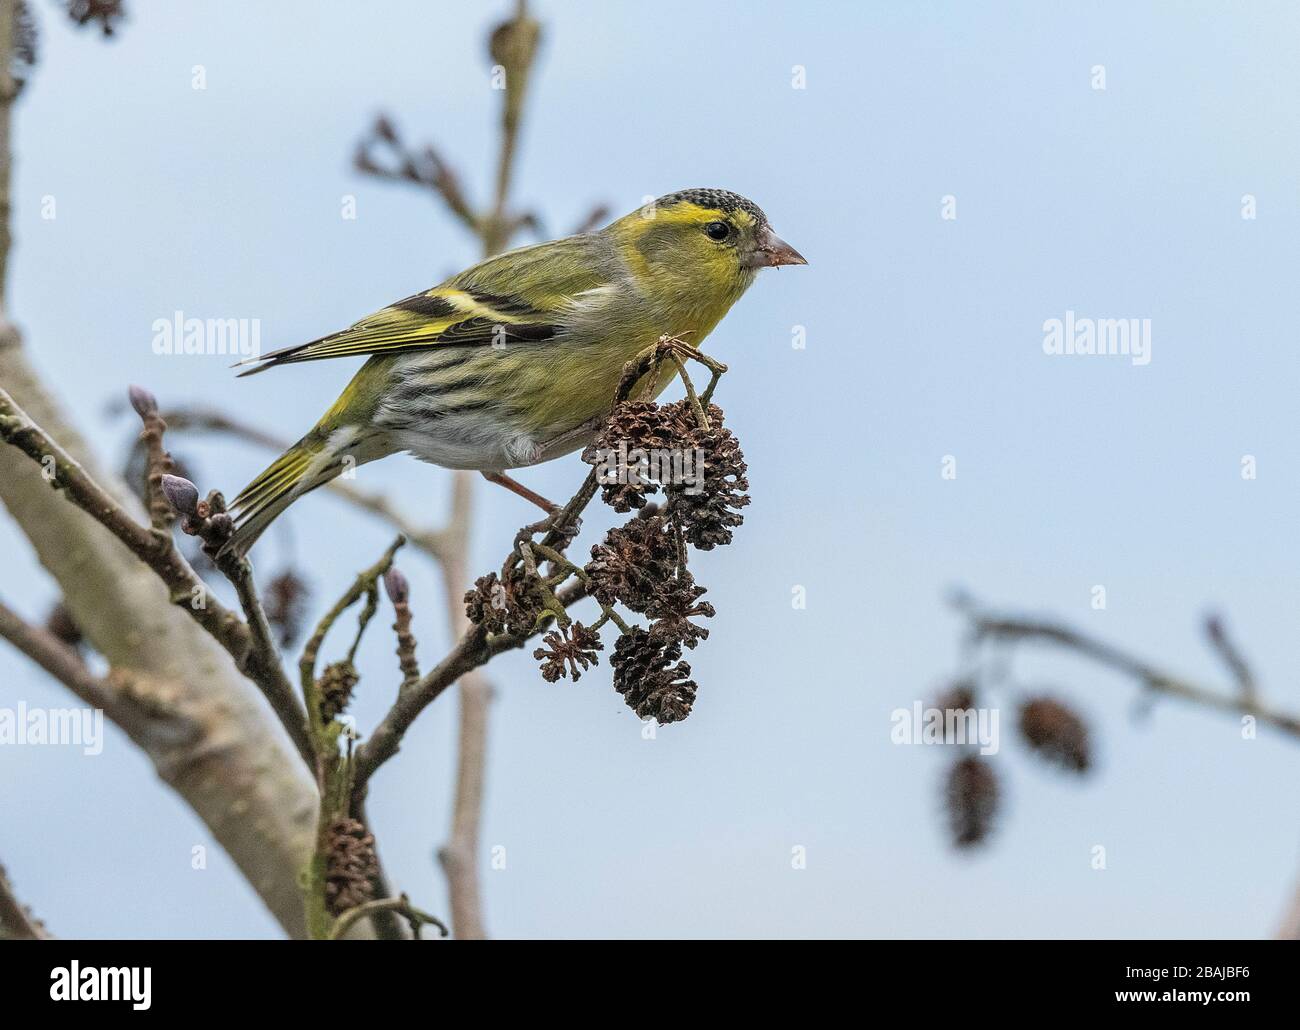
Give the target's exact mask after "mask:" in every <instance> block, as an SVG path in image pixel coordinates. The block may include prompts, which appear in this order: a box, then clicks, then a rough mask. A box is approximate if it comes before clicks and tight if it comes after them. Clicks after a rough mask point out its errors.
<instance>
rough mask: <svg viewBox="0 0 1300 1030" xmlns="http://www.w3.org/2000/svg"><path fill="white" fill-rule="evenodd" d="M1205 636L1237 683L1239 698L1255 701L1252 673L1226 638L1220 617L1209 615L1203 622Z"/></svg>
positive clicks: (1239, 652)
mask: <svg viewBox="0 0 1300 1030" xmlns="http://www.w3.org/2000/svg"><path fill="white" fill-rule="evenodd" d="M1205 636H1206V638H1207V639H1208V640H1209V642H1210V646H1211V647H1213V648H1214V650H1215V651H1216V652H1217V653H1218V655H1219V657H1220V658H1221V659H1223V664H1224V665H1226V666H1227V667H1228V671H1229V672H1230V673H1232V678H1233V679H1234V680H1236V681H1237V690H1238V691H1239V692H1240V694H1241V696H1242V697H1243V698H1245V699H1246V700H1248V701H1253V700H1255V697H1256V694H1257V688H1256V686H1255V676H1254V673H1252V672H1251V670H1250V665H1249V664H1248V663H1247V662H1246V659H1245V657H1244V656H1243V655H1242V653H1241V651H1240V650H1239V649H1238V647H1237V645H1236V643H1234V642H1233V640H1232V638H1230V637H1229V636H1228V631H1227V630H1226V629H1225V628H1224V625H1223V619H1222V618H1221V617H1220V616H1218V615H1211V616H1210V617H1209V618H1208V619H1206V620H1205Z"/></svg>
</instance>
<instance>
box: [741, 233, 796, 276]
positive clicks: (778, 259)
mask: <svg viewBox="0 0 1300 1030" xmlns="http://www.w3.org/2000/svg"><path fill="white" fill-rule="evenodd" d="M752 263H753V266H754V267H755V268H777V267H779V266H781V265H806V264H807V263H808V260H807V258H805V257H804V256H803V255H802V254H800V253H799V252H798V251H797V250H795V249H794V248H793V247H792V246H790V244H788V243H786V242H785V240H783V239H781V237H779V236H778V235H777V234H776V233H774V232H773V231H772V230H771V229H764V230H763V231H762V233H761V234H760V235H759V237H758V246H757V247H756V248H755V250H754V255H753V258H752Z"/></svg>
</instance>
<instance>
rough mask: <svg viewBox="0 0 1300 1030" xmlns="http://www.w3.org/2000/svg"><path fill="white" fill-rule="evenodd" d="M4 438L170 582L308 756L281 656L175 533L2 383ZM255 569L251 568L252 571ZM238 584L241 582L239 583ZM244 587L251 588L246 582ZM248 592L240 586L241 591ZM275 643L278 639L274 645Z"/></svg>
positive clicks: (171, 591) (175, 599) (173, 595)
mask: <svg viewBox="0 0 1300 1030" xmlns="http://www.w3.org/2000/svg"><path fill="white" fill-rule="evenodd" d="M0 440H3V441H4V442H6V443H8V444H10V445H12V446H14V447H16V448H18V450H20V451H22V452H23V453H24V454H26V455H27V456H28V457H29V458H31V459H32V460H33V461H35V462H36V463H37V464H38V465H40V466H41V467H42V469H43V470H44V473H45V477H46V481H47V482H48V483H49V484H50V486H51V487H52V488H53V489H55V490H62V491H63V492H64V495H65V496H66V497H67V498H68V499H69V500H71V501H72V502H73V503H74V504H76V505H77V506H78V507H79V508H81V509H82V510H83V511H85V512H86V513H87V514H89V515H90V516H92V517H93V518H94V519H95V520H96V521H98V522H99V523H100V524H101V525H102V526H104V528H106V529H107V530H108V531H109V532H110V533H112V534H113V535H114V536H115V537H117V539H118V540H120V541H121V542H122V543H123V544H125V545H126V546H127V548H128V549H129V550H130V551H131V553H132V554H134V555H135V556H136V557H137V558H139V559H140V560H141V561H142V562H144V564H145V565H147V566H148V567H149V568H150V569H152V570H153V572H154V573H155V574H156V575H157V576H158V578H159V579H161V580H162V581H163V583H165V584H166V586H167V589H168V595H169V597H170V600H171V602H172V604H174V605H176V606H177V607H179V608H181V609H182V610H183V611H186V612H188V613H189V615H190V617H191V618H193V619H194V621H195V622H197V623H198V624H199V625H200V626H202V627H203V628H204V629H205V630H207V632H208V633H209V634H210V635H211V636H212V638H213V639H214V640H216V641H217V642H218V643H219V644H220V645H221V646H222V647H223V648H225V649H226V651H227V652H228V653H229V654H230V656H231V657H232V658H234V659H235V664H236V665H237V666H238V667H239V669H240V671H242V672H244V673H245V674H247V675H248V676H249V678H251V679H252V680H253V681H254V682H255V683H256V684H257V685H258V686H259V687H260V688H261V689H262V692H263V693H264V694H265V695H266V697H267V699H268V700H269V701H270V702H271V705H272V707H273V708H274V709H275V711H276V714H277V715H278V716H279V717H280V719H281V721H282V722H283V723H284V727H285V730H286V731H287V732H288V733H289V736H290V739H291V740H293V742H294V744H295V746H296V747H297V748H298V750H299V753H300V754H302V755H303V756H304V758H305V757H307V756H308V754H309V751H308V750H307V739H306V730H305V726H304V725H303V722H302V721H301V719H300V718H299V717H298V716H299V714H300V713H298V712H295V711H294V708H295V706H296V702H295V703H293V704H291V703H290V702H289V701H288V698H290V697H292V696H293V688H292V687H291V686H290V684H289V680H288V678H287V677H286V676H285V674H284V670H283V668H281V667H280V665H279V663H278V661H276V662H270V661H266V660H264V657H265V656H264V652H263V651H262V650H259V647H258V644H257V640H256V639H255V637H254V634H253V631H252V630H250V628H249V627H248V625H246V624H245V623H244V622H243V621H242V620H240V618H239V617H238V616H237V615H236V614H235V613H234V612H232V611H230V610H229V609H228V608H226V607H225V606H224V605H223V604H222V603H221V602H220V601H219V600H218V599H217V597H216V596H215V595H214V594H213V593H212V591H211V590H210V589H209V588H208V586H207V584H206V583H204V582H203V581H202V580H201V579H200V578H199V577H198V575H197V574H196V573H195V572H194V570H193V568H191V567H190V564H189V562H187V561H186V560H185V556H184V555H182V554H181V553H180V551H179V550H178V549H177V547H176V544H175V542H174V541H173V540H172V537H171V533H170V532H168V531H165V530H156V529H150V528H146V527H144V526H141V525H140V524H139V523H137V522H136V521H135V520H134V519H133V518H132V517H131V516H130V514H128V512H127V511H126V509H125V508H123V507H122V506H121V505H120V504H118V502H117V500H116V499H115V498H114V497H113V496H112V495H111V494H109V493H108V491H106V490H104V489H103V488H102V487H101V486H100V485H99V484H98V483H96V482H95V481H94V480H93V479H92V478H91V477H90V475H89V474H88V473H87V472H86V471H85V469H83V468H82V467H81V465H80V464H79V463H78V462H77V461H76V460H75V459H74V458H73V457H72V456H71V455H70V454H68V453H67V452H66V451H65V450H63V448H62V447H60V446H59V445H58V444H57V443H55V442H54V441H53V440H52V439H50V437H49V436H48V435H46V433H45V431H44V430H42V429H41V428H40V426H38V425H37V424H36V423H35V422H33V421H32V420H31V419H30V418H28V417H27V414H26V413H25V412H24V411H23V410H22V409H21V408H19V407H18V405H17V403H16V402H15V401H14V399H13V398H12V397H10V396H9V394H8V393H6V392H5V391H4V390H2V389H0ZM250 575H251V573H250ZM236 587H237V588H238V587H239V583H238V582H237V583H236ZM245 590H251V586H246V587H245ZM243 596H245V594H244V592H241V597H243ZM272 647H274V645H272Z"/></svg>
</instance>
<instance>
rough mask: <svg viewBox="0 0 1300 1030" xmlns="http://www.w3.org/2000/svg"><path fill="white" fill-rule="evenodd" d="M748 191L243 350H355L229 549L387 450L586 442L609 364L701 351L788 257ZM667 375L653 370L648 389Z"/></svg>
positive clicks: (303, 356) (253, 499)
mask: <svg viewBox="0 0 1300 1030" xmlns="http://www.w3.org/2000/svg"><path fill="white" fill-rule="evenodd" d="M802 263H803V259H802V258H801V257H800V256H799V255H798V254H797V253H796V252H795V251H794V250H792V249H791V248H790V247H789V246H788V245H787V244H785V243H783V242H782V241H781V240H779V239H777V237H776V236H775V235H773V233H772V231H771V229H770V227H769V226H768V224H767V219H766V217H765V216H764V215H763V213H762V212H761V211H760V210H759V209H758V208H757V207H756V206H755V205H754V204H752V203H751V202H750V201H747V200H745V199H744V198H743V197H740V196H737V195H736V194H734V193H727V192H725V191H722V190H684V191H681V192H679V193H675V194H670V195H669V196H667V197H663V198H661V199H660V200H658V201H656V202H655V203H654V204H652V205H649V206H647V207H646V208H642V209H639V210H637V211H634V212H632V213H631V214H629V215H627V216H625V217H623V218H620V219H619V220H618V221H616V222H614V223H612V224H611V225H609V226H606V227H605V228H604V229H602V230H601V231H600V232H596V233H584V234H582V235H579V236H571V237H568V238H566V239H562V240H554V241H552V242H550V243H542V244H537V245H535V246H531V247H523V248H520V249H518V250H513V251H510V252H508V253H506V254H502V255H499V256H498V257H494V258H490V259H488V260H486V261H484V262H482V263H480V264H478V265H475V266H474V267H472V268H470V269H467V270H466V271H464V272H462V273H460V274H459V275H457V276H454V277H453V278H451V279H449V280H447V281H446V282H445V283H442V284H441V285H439V286H435V287H434V288H432V289H430V290H428V291H426V292H424V293H419V294H415V295H414V296H411V297H407V298H406V299H405V300H401V301H398V302H396V303H395V304H391V305H389V306H388V307H386V308H384V309H383V310H381V311H378V312H376V313H375V314H373V315H371V316H369V317H368V318H365V319H362V320H361V321H360V322H357V323H356V324H355V325H353V326H351V327H350V328H348V329H345V330H344V331H342V332H340V333H335V334H333V335H331V336H326V337H323V338H321V339H319V340H315V341H312V342H311V343H307V344H302V345H299V346H296V347H289V348H285V349H284V350H281V351H274V352H272V353H270V354H267V355H264V356H263V357H262V358H260V359H257V360H259V361H260V362H261V364H259V365H258V367H256V368H254V369H251V370H250V371H248V372H245V373H243V374H244V375H251V374H253V373H255V372H260V371H263V370H264V369H267V368H271V367H274V366H277V365H284V364H292V363H295V362H300V361H316V360H321V359H324V358H335V357H355V356H368V358H369V360H367V361H366V363H365V364H364V365H363V366H362V368H361V369H360V370H359V371H358V372H357V374H356V376H355V377H353V379H352V382H350V383H349V384H348V386H347V387H346V389H344V391H343V393H342V394H341V395H340V397H339V399H338V400H337V401H336V402H335V403H334V405H333V407H331V408H330V409H329V411H327V412H326V413H325V415H324V416H323V417H322V418H321V420H320V422H318V423H317V425H316V426H315V427H314V428H313V429H312V430H311V432H309V433H308V434H307V435H306V436H305V437H303V439H302V440H300V441H299V442H298V443H297V444H296V445H294V447H292V448H290V450H289V451H287V452H286V453H285V454H283V455H281V456H280V457H279V458H278V459H277V460H276V461H275V462H274V463H273V464H272V465H271V466H270V467H269V468H268V469H266V471H264V472H263V473H262V474H261V475H260V476H258V477H257V478H256V479H255V480H253V482H252V483H250V484H249V485H248V486H247V487H245V489H244V490H243V491H242V492H241V493H240V494H239V496H238V497H236V498H235V500H234V501H233V502H232V506H233V508H234V509H235V511H236V518H237V521H238V529H237V532H236V534H235V537H234V538H233V539H232V541H231V543H230V545H229V546H231V547H232V548H234V549H236V550H238V551H240V552H243V551H246V550H247V549H248V547H249V546H251V545H252V543H253V541H254V540H256V539H257V537H258V536H259V535H260V534H261V533H262V531H263V530H264V529H265V528H266V526H267V525H269V524H270V522H271V521H272V520H273V519H274V518H275V517H276V516H277V515H278V514H279V513H280V512H281V511H283V510H284V509H285V508H286V507H288V505H289V504H291V503H292V502H293V501H294V500H296V499H297V498H298V497H300V496H302V495H303V494H304V493H306V492H308V491H309V490H312V489H314V488H316V487H317V486H320V485H322V484H323V483H326V482H328V481H329V480H330V479H332V478H334V476H336V475H338V474H339V473H340V472H342V471H343V470H344V469H345V468H347V467H349V466H350V465H356V464H362V463H364V462H367V461H373V460H375V459H377V458H381V457H384V456H386V455H388V454H392V453H395V452H397V451H403V450H405V451H409V452H410V453H412V454H414V455H415V456H416V457H419V458H422V459H424V460H426V461H431V462H433V463H435V464H439V465H443V466H445V467H448V468H466V469H477V470H480V471H484V472H499V471H502V470H504V469H510V468H518V467H521V466H525V465H532V464H536V463H537V462H539V461H546V460H549V459H551V458H554V457H558V456H559V455H561V454H565V453H568V452H569V451H572V450H575V449H577V448H578V447H581V446H583V445H584V444H585V443H587V442H588V441H589V439H590V438H591V436H592V435H593V433H594V430H595V428H596V426H597V425H598V423H599V421H600V419H601V418H602V417H603V416H604V415H605V414H606V413H607V412H608V410H609V404H610V401H611V398H612V396H613V393H614V390H615V388H616V386H617V384H618V380H619V376H620V374H621V372H622V369H623V365H624V364H625V363H626V362H627V361H628V360H630V359H631V358H633V357H635V356H636V355H637V354H638V353H640V352H641V351H643V350H645V348H647V347H648V346H650V345H651V344H653V343H654V342H655V341H656V340H657V339H659V337H660V336H662V335H664V334H669V335H673V336H679V337H681V338H682V339H684V340H685V341H686V342H688V343H690V344H691V345H693V346H699V344H700V342H701V341H702V340H703V339H704V337H705V336H707V335H708V334H709V332H711V331H712V329H713V328H714V326H716V325H717V323H718V322H719V321H720V320H721V319H722V317H723V316H724V315H725V314H726V313H727V311H728V310H729V309H730V308H731V306H732V304H734V303H735V302H736V301H737V300H738V299H739V298H740V297H741V295H742V294H743V293H744V292H745V290H746V289H748V287H749V286H750V284H751V283H752V282H753V280H754V276H755V274H756V273H757V271H758V269H759V268H762V267H766V266H773V265H781V264H802ZM670 379H671V377H663V378H661V379H660V381H659V384H658V389H659V390H662V389H663V388H664V387H665V386H666V385H667V384H668V382H669V381H670Z"/></svg>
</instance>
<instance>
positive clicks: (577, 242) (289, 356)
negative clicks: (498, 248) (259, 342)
mask: <svg viewBox="0 0 1300 1030" xmlns="http://www.w3.org/2000/svg"><path fill="white" fill-rule="evenodd" d="M593 240H596V237H593V236H585V237H583V236H574V237H569V238H568V239H564V240H555V241H553V242H551V243H543V244H538V245H537V246H533V247H523V248H521V249H519V250H515V251H511V252H509V253H507V254H502V255H501V256H500V257H496V258H492V259H489V260H488V261H484V262H482V263H481V264H479V265H475V266H474V267H473V268H471V269H469V270H467V271H465V272H462V273H461V274H460V275H458V276H455V277H454V278H452V279H449V280H447V282H446V283H444V284H443V285H441V286H435V287H434V288H433V289H431V290H426V291H425V292H424V293H417V294H414V295H412V296H410V297H407V298H406V299H405V300H399V301H398V302H397V303H395V304H390V305H389V306H388V307H386V308H384V309H382V310H381V311H377V312H375V313H374V314H373V315H370V316H369V317H367V318H363V319H362V320H361V321H360V322H357V323H356V324H355V325H353V326H351V327H349V328H347V329H344V330H343V331H342V332H338V333H332V334H330V335H329V336H322V337H321V338H320V339H318V340H312V341H310V342H308V343H300V344H298V345H296V346H293V347H284V348H282V349H280V350H275V351H271V352H269V353H267V354H262V355H260V356H258V357H255V358H249V359H247V361H244V362H240V364H255V365H256V367H254V368H250V369H248V370H247V371H246V372H241V373H240V375H241V376H249V375H253V374H255V373H257V372H263V371H265V370H266V369H268V368H274V367H275V366H277V365H287V364H292V363H294V362H299V361H319V360H321V359H323V358H345V357H357V356H360V355H367V354H384V355H388V354H399V353H403V352H406V351H413V350H423V349H425V348H429V347H446V346H455V347H485V346H491V345H493V344H497V345H498V346H500V345H502V344H506V343H518V342H541V341H544V340H549V339H551V338H553V337H554V336H556V335H557V334H558V333H560V332H562V331H563V329H564V315H565V313H566V312H567V311H568V310H569V309H570V308H571V305H572V303H573V299H574V297H575V296H576V295H578V294H581V293H582V292H584V291H587V290H591V289H594V288H597V287H600V286H602V285H605V284H606V283H607V282H608V276H607V275H606V274H605V273H604V272H603V271H602V268H603V266H605V265H606V264H607V262H605V261H602V260H599V259H600V258H602V257H604V254H603V249H604V248H603V243H592V242H591V241H593Z"/></svg>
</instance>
